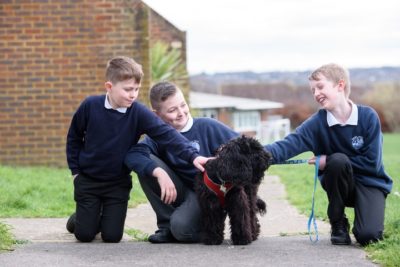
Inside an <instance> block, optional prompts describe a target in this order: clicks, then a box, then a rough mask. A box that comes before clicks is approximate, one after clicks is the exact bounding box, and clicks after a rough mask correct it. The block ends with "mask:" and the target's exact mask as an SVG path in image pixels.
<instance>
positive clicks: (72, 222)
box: [66, 212, 76, 234]
mask: <svg viewBox="0 0 400 267" xmlns="http://www.w3.org/2000/svg"><path fill="white" fill-rule="evenodd" d="M75 220H76V213H75V212H74V213H72V215H71V216H69V219H68V221H67V226H66V227H67V230H68V232H70V233H71V234H73V233H74V231H75Z"/></svg>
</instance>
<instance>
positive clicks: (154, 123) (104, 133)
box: [67, 57, 208, 242]
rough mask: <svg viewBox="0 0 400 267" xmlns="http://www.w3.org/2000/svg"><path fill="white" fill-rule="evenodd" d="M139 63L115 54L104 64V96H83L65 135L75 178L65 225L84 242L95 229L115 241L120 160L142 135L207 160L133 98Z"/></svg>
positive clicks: (122, 174)
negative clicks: (72, 203) (72, 208)
mask: <svg viewBox="0 0 400 267" xmlns="http://www.w3.org/2000/svg"><path fill="white" fill-rule="evenodd" d="M142 76H143V72H142V68H141V66H140V65H139V64H137V63H136V62H135V61H134V60H133V59H131V58H128V57H115V58H113V59H111V60H110V61H109V62H108V64H107V68H106V83H105V88H106V91H107V94H106V95H99V96H90V97H88V98H86V99H85V100H84V101H83V102H82V104H81V105H80V106H79V108H78V110H77V111H76V112H75V114H74V116H73V118H72V122H71V126H70V128H69V131H68V136H67V161H68V166H69V168H70V169H71V173H72V175H73V177H74V181H73V182H74V199H75V201H76V215H75V214H73V215H72V216H71V218H70V220H69V221H68V223H67V229H68V230H70V231H72V232H73V233H74V234H75V237H76V238H77V239H78V240H79V241H82V242H90V241H92V240H93V239H94V238H95V236H96V234H97V233H98V232H101V238H102V239H103V241H104V242H119V241H120V240H121V238H122V235H123V230H124V224H125V217H126V212H127V207H128V200H129V193H130V190H131V188H132V180H131V176H130V172H131V170H130V169H128V168H127V167H126V166H125V165H124V158H125V156H126V154H127V152H128V150H129V149H130V148H131V147H132V146H133V145H134V144H136V143H137V142H138V140H139V138H140V136H141V135H142V134H147V135H148V136H150V137H151V138H152V139H153V140H154V141H155V142H156V143H157V145H158V146H160V147H163V148H165V147H168V148H169V149H170V150H171V151H173V152H174V154H175V156H176V157H178V158H181V159H183V160H185V161H188V162H193V164H194V165H195V166H196V167H197V168H198V169H200V170H201V171H203V170H204V169H203V167H202V165H203V164H205V162H206V161H207V160H208V159H207V158H205V157H202V156H199V154H198V151H197V150H196V149H195V148H193V147H192V146H191V145H190V143H189V141H188V140H187V139H185V138H184V137H183V136H182V135H181V134H179V133H178V132H177V131H176V130H175V129H174V128H173V127H171V126H170V125H168V124H166V123H164V122H163V121H162V120H161V119H160V118H159V117H158V116H156V115H155V114H154V113H153V112H152V111H150V110H149V109H148V108H147V107H145V106H144V105H143V104H141V103H139V102H136V101H135V100H136V99H137V97H138V93H139V88H140V82H141V78H142Z"/></svg>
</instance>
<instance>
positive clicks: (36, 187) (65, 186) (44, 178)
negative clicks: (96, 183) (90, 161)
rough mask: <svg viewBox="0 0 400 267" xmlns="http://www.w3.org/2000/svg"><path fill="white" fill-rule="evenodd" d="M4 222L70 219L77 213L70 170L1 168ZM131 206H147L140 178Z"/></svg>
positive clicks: (0, 215)
mask: <svg viewBox="0 0 400 267" xmlns="http://www.w3.org/2000/svg"><path fill="white" fill-rule="evenodd" d="M0 177H1V179H0V218H10V217H25V218H27V217H29V218H38V217H66V216H69V215H70V214H71V213H72V212H73V211H74V210H75V202H74V199H73V183H72V178H71V175H70V172H69V170H68V169H65V168H64V169H57V168H48V167H9V166H0ZM132 178H133V179H132V181H133V190H132V191H131V199H130V201H129V206H130V207H134V206H136V205H137V204H138V203H143V202H146V201H147V200H146V197H145V195H144V193H143V191H142V189H141V187H140V185H139V182H138V180H137V177H136V175H135V174H134V173H132Z"/></svg>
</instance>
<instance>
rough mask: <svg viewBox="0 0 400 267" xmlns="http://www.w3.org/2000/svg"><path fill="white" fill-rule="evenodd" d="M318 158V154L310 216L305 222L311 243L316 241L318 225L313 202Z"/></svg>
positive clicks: (316, 163) (317, 163) (317, 164)
mask: <svg viewBox="0 0 400 267" xmlns="http://www.w3.org/2000/svg"><path fill="white" fill-rule="evenodd" d="M319 160H320V156H317V157H316V159H315V174H314V190H313V193H312V204H311V214H310V217H309V218H308V223H307V228H308V236H309V237H310V241H311V242H312V243H317V242H318V227H317V222H316V220H315V214H314V203H315V190H316V188H317V180H318V169H319ZM311 223H313V226H314V232H315V239H313V237H312V233H311Z"/></svg>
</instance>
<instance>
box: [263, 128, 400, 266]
mask: <svg viewBox="0 0 400 267" xmlns="http://www.w3.org/2000/svg"><path fill="white" fill-rule="evenodd" d="M398 151H400V134H385V135H384V148H383V161H384V164H385V170H386V172H387V173H388V174H389V175H390V176H391V177H392V179H393V181H394V182H393V190H392V193H391V194H389V195H388V197H387V201H386V211H385V239H384V240H383V241H381V242H378V243H376V244H372V245H369V246H368V247H366V248H365V249H366V251H367V252H368V255H369V257H370V258H371V259H372V260H373V261H374V262H378V263H379V264H381V265H383V266H400V256H399V255H400V254H399V253H398V251H400V212H399V210H400V194H399V192H400V186H399V183H400V157H399V154H398ZM311 155H312V154H310V153H304V154H302V155H299V156H298V157H297V158H309V157H311ZM268 172H269V174H270V175H278V176H279V177H280V178H281V181H282V182H283V183H284V184H285V187H286V191H287V196H288V200H289V202H290V203H291V204H292V205H294V206H296V207H297V208H298V209H299V211H300V212H301V213H304V214H305V215H307V216H308V215H309V214H310V211H311V200H312V190H313V179H314V166H313V165H308V164H302V165H276V166H273V167H271V168H270V169H269V171H268ZM315 201H316V202H315V216H316V217H318V218H319V219H322V220H327V215H326V210H327V206H328V200H327V197H326V194H325V191H324V190H323V189H322V188H321V185H320V184H319V183H318V185H317V191H316V195H315ZM346 214H347V216H348V217H349V220H350V221H353V219H354V212H353V209H346Z"/></svg>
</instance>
